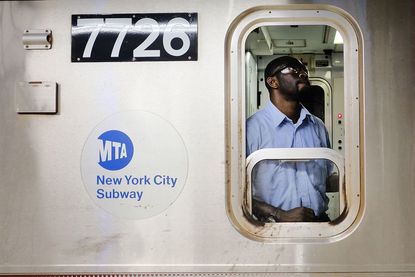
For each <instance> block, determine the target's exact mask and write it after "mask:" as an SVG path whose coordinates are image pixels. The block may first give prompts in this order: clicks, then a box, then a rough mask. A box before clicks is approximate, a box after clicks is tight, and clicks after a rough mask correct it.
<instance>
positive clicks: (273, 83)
mask: <svg viewBox="0 0 415 277" xmlns="http://www.w3.org/2000/svg"><path fill="white" fill-rule="evenodd" d="M267 84H268V85H269V86H270V87H272V88H273V89H278V88H279V87H280V84H279V83H278V79H277V77H275V76H272V77H268V78H267Z"/></svg>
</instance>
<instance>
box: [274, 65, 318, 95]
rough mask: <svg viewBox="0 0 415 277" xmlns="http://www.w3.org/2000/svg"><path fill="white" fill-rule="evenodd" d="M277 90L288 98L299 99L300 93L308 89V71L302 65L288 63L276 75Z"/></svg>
mask: <svg viewBox="0 0 415 277" xmlns="http://www.w3.org/2000/svg"><path fill="white" fill-rule="evenodd" d="M276 77H277V80H278V83H279V91H280V93H281V94H282V95H283V96H285V97H286V98H287V99H288V100H295V101H297V100H299V98H300V95H301V93H303V92H305V91H307V90H309V89H310V82H309V80H308V73H307V70H306V68H305V66H304V65H302V64H300V63H298V64H290V65H287V66H286V67H284V68H283V69H282V70H280V71H279V73H277V75H276Z"/></svg>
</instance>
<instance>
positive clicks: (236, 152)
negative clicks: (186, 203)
mask: <svg viewBox="0 0 415 277" xmlns="http://www.w3.org/2000/svg"><path fill="white" fill-rule="evenodd" d="M279 25H280V26H281V25H329V26H331V27H333V28H335V29H336V30H338V31H339V32H340V34H341V36H342V37H343V40H344V61H345V62H344V101H345V102H344V105H345V115H346V116H347V117H345V145H346V150H345V156H344V169H345V180H346V183H345V186H344V195H345V210H344V211H343V213H342V214H341V215H340V217H339V218H338V219H337V220H335V221H333V222H324V223H314V222H313V223H306V222H296V223H265V224H264V223H260V222H258V221H255V220H254V219H253V218H252V217H251V216H250V215H249V214H247V212H246V211H247V205H248V201H247V195H248V193H247V187H248V185H247V181H246V180H247V175H249V174H247V171H246V169H247V165H248V162H247V159H246V158H245V157H246V153H245V137H246V134H245V64H244V62H245V59H244V54H245V41H246V39H247V36H248V35H249V33H250V32H251V31H253V30H254V29H256V28H258V27H261V26H279ZM225 58H226V61H225V93H226V107H225V109H226V149H227V152H226V161H227V169H226V170H227V171H226V179H227V184H226V204H227V212H228V216H229V218H230V220H231V222H232V223H233V225H234V226H235V228H236V229H237V230H238V231H239V232H240V233H241V234H243V235H244V236H246V237H248V238H250V239H253V240H257V241H270V242H301V243H304V242H322V241H325V242H333V241H337V240H340V239H342V238H344V237H346V236H348V235H349V234H351V233H352V232H353V231H354V230H355V229H356V228H357V226H358V225H359V223H360V221H361V218H362V217H363V212H364V182H363V176H364V168H363V165H364V163H363V161H364V147H363V146H364V136H363V116H364V115H363V105H364V101H363V95H364V94H363V79H364V78H363V38H362V34H361V31H360V29H359V27H358V25H357V23H356V22H355V20H354V19H353V18H352V17H351V16H350V15H349V14H348V13H346V12H345V11H343V10H341V9H339V8H337V7H333V6H330V5H287V6H276V7H258V8H253V9H250V10H248V11H246V12H244V13H242V14H241V15H240V16H238V17H237V18H236V19H235V20H234V21H233V22H232V24H231V25H230V28H229V30H228V32H227V36H226V44H225ZM325 150H327V149H313V150H312V151H313V155H314V156H315V157H320V158H326V159H329V160H330V158H329V157H328V156H327V155H326V154H327V153H324V152H325ZM294 151H295V150H294ZM329 156H330V155H329ZM267 158H270V157H269V156H267ZM275 158H277V157H275ZM284 158H285V157H278V159H284ZM301 158H308V157H301ZM251 168H252V167H251Z"/></svg>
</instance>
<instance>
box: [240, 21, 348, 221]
mask: <svg viewBox="0 0 415 277" xmlns="http://www.w3.org/2000/svg"><path fill="white" fill-rule="evenodd" d="M343 50H344V43H343V39H342V37H341V35H340V33H339V32H338V31H337V30H336V29H335V28H333V27H331V26H327V25H287V26H285V25H279V26H261V27H259V28H256V29H255V30H253V31H252V32H251V33H250V34H249V35H248V37H247V39H246V42H245V85H246V86H245V89H246V90H245V91H246V99H245V105H246V106H245V110H246V113H245V116H246V118H248V117H249V116H251V115H252V114H254V113H255V112H256V111H258V110H260V109H261V108H263V107H264V106H265V105H266V103H267V102H268V101H269V93H268V90H267V88H266V87H265V81H264V71H265V67H266V66H267V64H268V63H269V62H270V61H271V60H272V59H274V58H276V57H279V56H285V55H290V56H293V57H296V58H297V59H299V60H301V61H302V62H303V63H304V64H305V65H306V66H307V68H308V71H309V79H310V83H311V90H310V91H309V92H308V93H307V94H306V95H303V96H302V99H301V102H302V104H303V105H304V106H305V107H306V108H307V109H308V110H309V111H310V112H311V113H312V114H314V115H315V116H317V117H319V118H320V119H321V120H322V121H323V122H324V124H325V126H326V128H327V131H328V133H329V137H330V143H331V148H332V149H333V150H335V151H337V152H338V153H339V154H341V155H342V156H344V151H345V143H344V137H345V134H344V123H345V120H346V117H345V116H347V115H345V114H344V63H343V60H344V59H343ZM326 195H327V197H328V198H329V204H328V205H329V208H328V211H327V214H328V215H329V217H330V219H331V220H334V219H336V218H337V217H338V216H339V215H340V214H341V212H342V209H341V207H340V204H339V203H340V199H339V198H340V195H339V190H338V187H337V188H336V186H334V187H333V188H329V187H328V188H327V193H326Z"/></svg>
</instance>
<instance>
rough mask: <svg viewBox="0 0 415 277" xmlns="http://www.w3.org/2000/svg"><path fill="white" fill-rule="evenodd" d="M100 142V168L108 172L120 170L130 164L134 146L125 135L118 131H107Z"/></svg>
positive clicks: (100, 138) (100, 137)
mask: <svg viewBox="0 0 415 277" xmlns="http://www.w3.org/2000/svg"><path fill="white" fill-rule="evenodd" d="M98 140H99V162H98V164H99V165H100V166H102V167H103V168H105V169H107V170H120V169H123V168H124V167H126V166H127V165H128V164H129V163H130V161H131V159H132V158H133V155H134V146H133V142H132V141H131V139H130V138H129V137H128V136H127V135H126V134H125V133H123V132H121V131H117V130H110V131H106V132H105V133H103V134H101V135H100V136H99V137H98Z"/></svg>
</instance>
